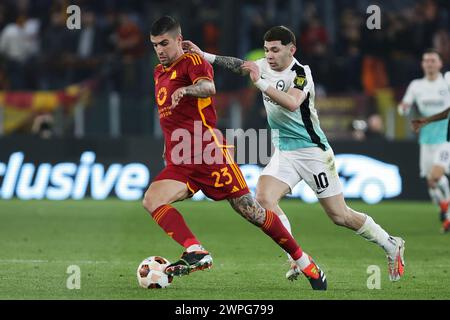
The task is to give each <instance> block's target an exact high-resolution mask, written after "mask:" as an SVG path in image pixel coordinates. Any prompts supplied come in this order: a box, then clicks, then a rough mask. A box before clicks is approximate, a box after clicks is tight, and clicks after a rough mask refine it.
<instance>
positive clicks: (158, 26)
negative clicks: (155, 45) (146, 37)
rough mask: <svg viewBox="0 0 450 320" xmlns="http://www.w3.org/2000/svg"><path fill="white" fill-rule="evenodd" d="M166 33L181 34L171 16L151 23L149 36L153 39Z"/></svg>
mask: <svg viewBox="0 0 450 320" xmlns="http://www.w3.org/2000/svg"><path fill="white" fill-rule="evenodd" d="M167 32H176V33H177V34H181V27H180V23H179V22H178V21H177V20H175V19H174V18H172V17H171V16H164V17H161V18H159V19H158V20H156V21H155V22H153V24H152V28H151V31H150V34H151V35H152V36H154V37H156V36H159V35H162V34H164V33H167Z"/></svg>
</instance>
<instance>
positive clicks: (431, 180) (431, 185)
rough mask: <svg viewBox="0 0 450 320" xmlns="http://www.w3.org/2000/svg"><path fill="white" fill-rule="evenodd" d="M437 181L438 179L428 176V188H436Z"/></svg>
mask: <svg viewBox="0 0 450 320" xmlns="http://www.w3.org/2000/svg"><path fill="white" fill-rule="evenodd" d="M438 181H439V178H436V177H434V176H432V175H430V176H429V177H428V178H427V184H428V188H432V189H433V188H436V185H437V183H438Z"/></svg>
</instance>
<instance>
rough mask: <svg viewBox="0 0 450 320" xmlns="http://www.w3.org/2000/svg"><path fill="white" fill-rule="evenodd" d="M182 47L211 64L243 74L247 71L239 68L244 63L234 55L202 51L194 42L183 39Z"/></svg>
mask: <svg viewBox="0 0 450 320" xmlns="http://www.w3.org/2000/svg"><path fill="white" fill-rule="evenodd" d="M182 47H183V50H184V51H185V52H194V53H196V54H198V55H200V56H202V57H203V58H204V59H206V60H207V61H208V62H209V63H211V64H214V65H218V66H220V67H222V68H225V69H227V70H230V71H232V72H234V73H237V74H240V75H243V76H245V75H247V74H248V72H246V71H244V70H242V69H241V66H242V64H243V63H244V61H243V60H241V59H238V58H235V57H226V56H217V55H214V54H210V53H207V52H203V51H202V50H201V49H200V48H199V47H198V46H197V45H196V44H195V43H193V42H192V41H189V40H185V41H183V42H182Z"/></svg>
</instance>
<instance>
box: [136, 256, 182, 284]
mask: <svg viewBox="0 0 450 320" xmlns="http://www.w3.org/2000/svg"><path fill="white" fill-rule="evenodd" d="M169 264H170V262H169V260H167V259H166V258H163V257H158V256H151V257H148V258H146V259H144V261H142V262H141V263H140V264H139V267H138V268H137V271H136V275H137V280H138V283H139V285H140V286H141V287H142V288H148V289H159V288H166V287H168V286H169V285H170V283H172V280H173V277H172V276H168V275H167V274H165V273H164V269H165V268H166V267H167V266H168V265H169Z"/></svg>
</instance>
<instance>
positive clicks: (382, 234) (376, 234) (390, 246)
mask: <svg viewBox="0 0 450 320" xmlns="http://www.w3.org/2000/svg"><path fill="white" fill-rule="evenodd" d="M356 234H358V235H360V236H362V237H363V238H364V239H366V240H367V241H370V242H374V243H376V244H378V245H379V246H380V247H382V248H383V249H384V251H386V252H387V253H389V252H392V251H393V250H394V249H395V240H394V239H393V238H392V237H391V236H390V235H389V234H388V233H387V232H386V231H384V230H383V228H381V227H380V226H379V225H378V224H376V223H375V221H373V219H372V218H371V217H369V216H368V215H366V221H365V222H364V224H363V226H362V227H361V228H360V229H359V230H358V231H356Z"/></svg>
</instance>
